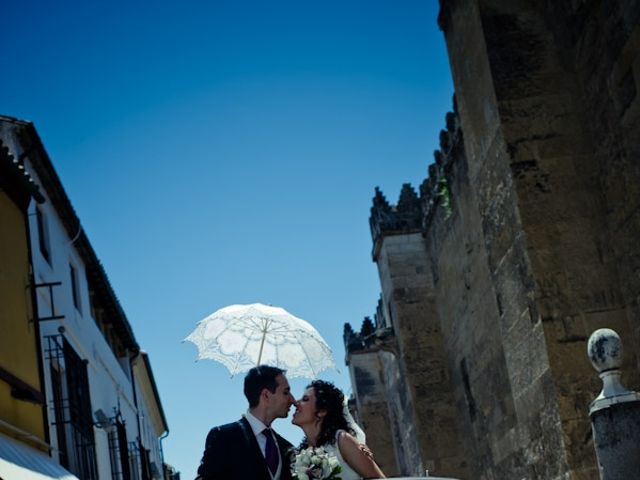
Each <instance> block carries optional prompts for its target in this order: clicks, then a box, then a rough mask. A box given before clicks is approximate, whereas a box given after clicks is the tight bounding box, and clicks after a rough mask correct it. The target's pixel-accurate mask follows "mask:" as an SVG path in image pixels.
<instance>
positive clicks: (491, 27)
mask: <svg viewBox="0 0 640 480" xmlns="http://www.w3.org/2000/svg"><path fill="white" fill-rule="evenodd" d="M439 24H440V26H441V29H442V30H443V32H444V35H445V38H446V42H447V48H448V51H449V58H450V63H451V71H452V76H453V81H454V87H455V91H456V101H455V105H454V112H452V113H450V114H448V115H447V118H446V129H445V130H443V131H442V132H441V135H440V144H441V148H440V150H439V151H438V152H436V154H435V157H436V158H435V160H436V161H435V163H434V164H433V165H431V167H430V168H429V176H428V178H427V179H426V180H425V181H424V182H423V184H422V185H421V186H420V191H419V195H416V194H415V192H414V191H413V189H411V188H410V187H409V186H404V187H403V191H402V193H401V195H400V199H399V201H398V203H397V204H396V205H390V204H389V203H388V202H387V201H386V199H385V198H384V196H383V195H382V193H381V192H379V191H376V197H375V198H374V206H373V208H372V215H371V220H370V221H371V230H372V238H373V243H374V250H373V254H374V260H375V261H376V263H377V265H378V270H379V273H380V281H381V290H382V308H381V309H380V314H379V315H378V317H377V319H376V325H375V327H376V329H375V331H374V332H359V333H353V335H352V337H350V338H355V337H358V338H361V339H364V338H365V337H366V338H368V339H369V340H368V341H367V342H368V343H367V342H364V343H362V344H361V346H363V348H360V349H359V354H362V353H363V352H365V351H367V349H371V348H374V347H373V345H378V347H375V348H379V345H380V344H381V343H384V342H386V343H387V344H389V343H393V344H394V347H393V348H389V349H387V352H388V353H387V355H392V356H393V358H395V363H394V362H388V361H387V363H385V362H379V363H378V365H379V367H378V368H379V369H380V371H379V373H378V378H379V379H380V382H383V383H384V384H385V389H384V390H383V391H385V392H387V393H386V398H385V399H382V400H381V399H378V406H381V405H382V404H383V403H381V402H383V400H384V401H386V402H387V408H388V409H389V412H390V413H389V414H388V418H389V421H388V422H387V424H386V426H384V427H382V426H378V427H377V428H378V430H380V431H375V432H372V434H373V435H389V433H388V432H384V431H382V430H384V429H391V433H392V435H391V436H390V437H391V438H393V439H394V442H395V445H394V451H395V452H396V458H398V456H399V455H400V456H402V455H401V453H400V454H399V453H398V452H407V451H413V452H415V453H414V454H413V455H410V456H407V455H405V457H404V458H403V459H402V460H401V461H397V462H396V463H397V467H398V469H399V470H400V471H401V473H414V472H413V471H408V469H410V467H409V466H407V465H406V464H407V463H408V462H409V463H411V462H413V465H414V467H415V468H418V469H422V468H429V469H430V470H431V471H432V474H435V475H442V476H447V475H450V476H454V477H458V478H462V479H464V478H474V479H476V478H477V479H481V480H489V479H502V478H523V479H525V478H526V479H545V480H553V479H565V478H571V479H576V480H578V479H580V480H581V479H597V478H598V474H597V470H596V462H595V454H594V449H593V441H592V438H591V427H590V423H589V418H588V407H589V403H590V402H591V401H592V400H593V399H594V398H595V396H596V395H597V394H598V391H599V388H600V381H599V379H598V378H597V376H596V375H595V373H594V371H593V369H592V367H591V365H590V364H589V361H588V359H587V355H586V342H587V339H588V337H589V335H590V333H591V332H592V331H594V330H595V329H597V328H601V327H609V328H613V329H615V330H616V331H618V333H619V334H620V335H621V337H622V339H623V341H624V343H625V347H626V353H625V366H624V373H623V381H624V382H625V384H626V385H627V386H628V387H629V388H632V389H635V390H640V373H639V368H638V367H639V365H640V363H639V362H640V311H639V310H640V304H639V302H640V274H639V273H640V243H639V242H638V241H637V239H638V238H640V208H639V206H640V167H639V166H638V165H640V163H638V161H639V159H640V100H638V95H637V92H638V87H639V86H640V85H639V82H640V27H639V24H640V2H637V1H631V0H621V1H618V2H608V1H604V0H602V1H589V0H574V1H569V0H556V1H554V2H551V1H542V0H540V1H535V0H509V1H502V0H492V1H487V0H446V1H445V0H442V1H441V13H440V17H439ZM381 331H384V332H385V333H384V335H386V336H385V340H384V341H382V340H380V338H379V337H380V333H379V332H381ZM389 332H390V333H389ZM365 333H366V335H365ZM353 336H355V337H353ZM389 336H391V337H393V342H390V340H389ZM345 340H346V337H345ZM348 345H349V343H348V342H347V356H348V357H349V356H350V355H352V354H353V353H354V352H355V350H350V349H349V346H348ZM385 365H392V366H393V367H385ZM394 369H395V370H394ZM394 375H395V376H396V377H397V375H403V376H404V381H403V382H395V383H390V381H389V379H390V378H393V376H394ZM357 383H358V382H357V379H355V380H354V392H355V394H356V396H358V393H357V392H358V390H357ZM397 398H405V399H407V401H406V404H407V406H406V407H405V409H406V410H410V412H406V414H405V415H401V414H399V413H398V411H397V410H398V409H397V407H395V411H394V407H393V405H396V403H395V402H396V400H397ZM365 416H366V415H365ZM402 434H404V436H403V435H402ZM403 444H407V445H418V448H417V450H416V449H415V448H414V449H413V450H412V449H411V448H408V449H403Z"/></svg>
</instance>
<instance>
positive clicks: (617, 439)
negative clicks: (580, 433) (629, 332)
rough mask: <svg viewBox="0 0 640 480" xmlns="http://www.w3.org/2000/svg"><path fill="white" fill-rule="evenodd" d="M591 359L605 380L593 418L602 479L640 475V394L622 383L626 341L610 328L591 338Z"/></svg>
mask: <svg viewBox="0 0 640 480" xmlns="http://www.w3.org/2000/svg"><path fill="white" fill-rule="evenodd" d="M588 352H589V359H590V360H591V363H592V364H593V366H594V368H595V369H596V370H597V371H598V373H599V375H600V378H601V379H602V391H601V392H600V395H599V396H598V398H596V399H595V400H594V401H593V402H592V403H591V408H590V410H589V416H590V417H591V426H592V430H593V440H594V446H595V449H596V456H597V458H598V468H599V470H600V478H601V479H602V480H629V479H632V478H638V475H639V472H640V394H638V393H637V392H632V391H629V390H627V389H626V388H624V386H623V385H622V384H621V383H620V367H621V366H622V357H623V355H622V342H621V341H620V337H619V336H618V334H617V333H616V332H615V331H613V330H611V329H609V328H601V329H600V330H596V331H595V332H594V333H593V334H592V335H591V337H590V338H589V344H588Z"/></svg>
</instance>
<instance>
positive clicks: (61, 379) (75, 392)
mask: <svg viewBox="0 0 640 480" xmlns="http://www.w3.org/2000/svg"><path fill="white" fill-rule="evenodd" d="M45 338H46V351H45V353H46V357H45V358H46V360H47V362H48V364H49V370H50V372H51V382H52V389H53V398H52V405H51V409H52V410H53V415H52V418H53V425H54V426H55V435H56V439H57V444H58V450H59V452H60V453H59V461H60V463H61V464H62V465H63V466H64V467H65V468H67V469H68V470H70V471H71V472H72V473H74V474H76V475H77V476H78V477H79V478H81V479H83V480H98V470H97V465H96V454H95V438H94V434H93V415H92V413H91V398H90V393H89V379H88V375H87V365H86V363H85V362H84V361H83V360H82V359H81V358H80V357H79V356H78V354H77V353H76V352H75V350H73V347H71V345H70V344H69V343H68V342H67V341H66V340H65V338H64V337H63V336H62V335H51V336H47V337H45Z"/></svg>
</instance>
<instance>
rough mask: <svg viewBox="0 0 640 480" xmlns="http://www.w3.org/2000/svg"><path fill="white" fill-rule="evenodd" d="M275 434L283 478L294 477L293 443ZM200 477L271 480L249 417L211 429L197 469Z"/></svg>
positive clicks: (209, 478)
mask: <svg viewBox="0 0 640 480" xmlns="http://www.w3.org/2000/svg"><path fill="white" fill-rule="evenodd" d="M274 433H275V432H274ZM275 436H276V440H277V442H278V448H279V449H280V462H281V465H282V468H281V471H280V480H291V469H290V459H289V458H288V452H289V450H290V449H291V448H292V445H291V444H290V443H289V442H287V441H286V440H285V439H284V438H282V437H281V436H280V435H278V434H277V433H276V434H275ZM198 479H203V480H271V476H270V475H269V470H268V467H267V463H266V462H265V460H264V456H263V455H262V451H261V450H260V446H259V445H258V441H257V440H256V437H255V435H254V434H253V430H251V425H249V422H248V421H247V420H246V419H244V418H242V419H240V420H239V421H237V422H234V423H229V424H227V425H222V426H220V427H214V428H212V429H211V430H210V431H209V434H208V435H207V441H206V442H205V447H204V454H203V455H202V461H201V462H200V467H199V468H198Z"/></svg>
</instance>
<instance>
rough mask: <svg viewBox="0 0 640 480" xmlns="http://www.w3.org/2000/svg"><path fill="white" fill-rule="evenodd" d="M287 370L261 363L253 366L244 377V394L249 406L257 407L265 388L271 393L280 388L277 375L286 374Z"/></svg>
mask: <svg viewBox="0 0 640 480" xmlns="http://www.w3.org/2000/svg"><path fill="white" fill-rule="evenodd" d="M285 372H286V370H282V369H281V368H278V367H272V366H270V365H259V366H257V367H253V368H252V369H251V370H249V371H248V372H247V376H246V377H244V396H245V397H247V400H248V401H249V407H251V408H253V407H257V406H258V403H259V402H260V393H262V390H263V389H265V388H266V389H267V390H269V391H270V392H271V393H274V392H275V391H276V388H278V382H276V377H277V376H278V375H284V373H285Z"/></svg>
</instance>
